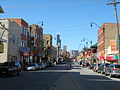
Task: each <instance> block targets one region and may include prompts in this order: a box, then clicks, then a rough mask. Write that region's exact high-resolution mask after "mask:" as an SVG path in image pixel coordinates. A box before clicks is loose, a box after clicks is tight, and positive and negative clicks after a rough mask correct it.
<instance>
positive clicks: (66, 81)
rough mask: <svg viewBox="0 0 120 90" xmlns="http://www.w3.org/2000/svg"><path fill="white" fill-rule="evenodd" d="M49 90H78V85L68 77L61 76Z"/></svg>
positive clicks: (65, 75) (67, 75) (66, 75)
mask: <svg viewBox="0 0 120 90" xmlns="http://www.w3.org/2000/svg"><path fill="white" fill-rule="evenodd" d="M50 90H80V87H79V85H78V84H77V83H76V82H75V81H74V80H73V79H72V78H71V77H70V76H69V74H67V73H65V74H63V75H62V76H61V77H60V78H59V79H58V80H57V81H56V83H55V85H54V87H52V88H51V89H50Z"/></svg>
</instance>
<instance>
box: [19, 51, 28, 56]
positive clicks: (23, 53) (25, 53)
mask: <svg viewBox="0 0 120 90" xmlns="http://www.w3.org/2000/svg"><path fill="white" fill-rule="evenodd" d="M20 55H24V56H29V52H21V53H20Z"/></svg>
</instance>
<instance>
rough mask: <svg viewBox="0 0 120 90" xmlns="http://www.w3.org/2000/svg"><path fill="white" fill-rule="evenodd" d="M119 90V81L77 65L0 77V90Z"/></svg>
mask: <svg viewBox="0 0 120 90" xmlns="http://www.w3.org/2000/svg"><path fill="white" fill-rule="evenodd" d="M107 89H108V90H120V79H119V78H109V77H105V76H104V75H101V74H97V73H95V72H93V71H92V70H89V69H88V68H82V69H80V67H79V65H78V64H74V65H73V69H72V70H67V69H66V67H65V65H57V66H55V67H50V68H47V69H46V70H39V71H25V72H22V73H21V75H20V76H17V77H0V90H107Z"/></svg>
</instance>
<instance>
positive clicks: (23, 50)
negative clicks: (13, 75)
mask: <svg viewBox="0 0 120 90" xmlns="http://www.w3.org/2000/svg"><path fill="white" fill-rule="evenodd" d="M9 20H11V21H14V22H16V23H17V24H18V25H19V27H20V33H21V35H20V36H21V41H20V45H19V46H20V49H19V51H20V60H21V62H22V63H25V62H29V51H30V49H29V47H28V35H27V34H28V23H27V22H26V21H25V20H23V19H22V18H9Z"/></svg>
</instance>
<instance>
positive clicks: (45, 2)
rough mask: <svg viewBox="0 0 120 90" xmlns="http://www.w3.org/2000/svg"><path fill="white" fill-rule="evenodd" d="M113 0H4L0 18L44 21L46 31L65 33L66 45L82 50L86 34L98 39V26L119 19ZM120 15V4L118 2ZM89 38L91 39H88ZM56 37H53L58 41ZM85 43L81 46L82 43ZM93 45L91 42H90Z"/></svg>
mask: <svg viewBox="0 0 120 90" xmlns="http://www.w3.org/2000/svg"><path fill="white" fill-rule="evenodd" d="M117 1H120V0H117ZM110 2H112V1H111V0H0V5H1V6H2V8H3V9H4V11H5V13H4V14H1V15H0V18H23V19H24V20H25V21H27V22H28V23H29V24H36V23H38V22H39V21H43V22H44V26H43V28H44V33H46V34H51V35H52V36H53V37H56V35H57V34H60V35H61V41H62V46H63V45H67V48H68V50H73V49H75V50H78V48H79V50H81V49H82V48H83V46H84V45H85V43H84V42H81V40H82V39H83V38H86V39H88V40H89V41H93V44H95V43H96V42H97V30H98V27H97V26H96V25H93V27H90V22H95V23H96V24H98V25H99V26H101V25H102V24H103V23H115V16H114V8H113V6H111V5H106V3H110ZM117 9H118V16H120V4H119V5H117ZM86 41H87V40H86ZM55 43H56V41H55V40H53V44H54V45H55ZM80 44H81V46H80V47H79V45H80ZM89 45H90V44H89Z"/></svg>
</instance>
